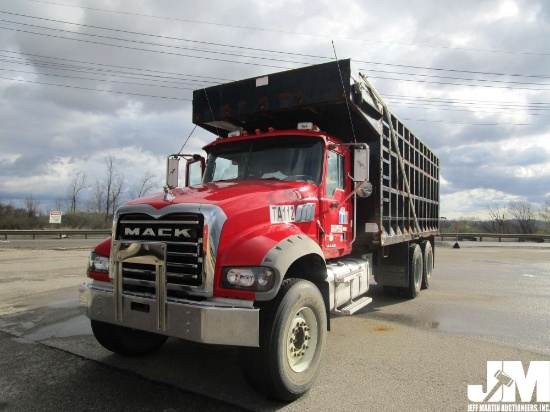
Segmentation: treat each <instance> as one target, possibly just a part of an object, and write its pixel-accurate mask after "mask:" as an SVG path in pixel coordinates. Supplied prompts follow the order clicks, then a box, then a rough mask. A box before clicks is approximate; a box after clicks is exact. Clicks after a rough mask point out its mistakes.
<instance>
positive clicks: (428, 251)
mask: <svg viewBox="0 0 550 412" xmlns="http://www.w3.org/2000/svg"><path fill="white" fill-rule="evenodd" d="M421 247H422V255H423V256H422V257H423V266H424V270H423V272H422V289H428V288H429V287H430V282H431V279H432V270H433V267H434V253H433V249H432V244H431V243H430V241H429V240H425V241H424V242H422V244H421Z"/></svg>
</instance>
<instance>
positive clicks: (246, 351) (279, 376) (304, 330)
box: [240, 279, 327, 401]
mask: <svg viewBox="0 0 550 412" xmlns="http://www.w3.org/2000/svg"><path fill="white" fill-rule="evenodd" d="M326 331H327V315H326V310H325V305H324V301H323V298H322V296H321V293H320V292H319V289H317V287H316V286H315V285H314V284H313V283H311V282H309V281H306V280H302V279H288V280H285V281H283V284H282V286H281V290H280V291H279V294H278V295H277V297H276V298H275V299H274V300H273V301H271V302H267V303H265V304H263V306H262V307H261V309H260V347H259V348H241V349H240V364H241V369H242V372H243V375H244V377H245V380H246V381H247V383H248V384H249V385H250V386H252V387H253V388H254V389H255V390H257V391H258V392H260V393H263V394H264V395H266V396H268V397H271V398H275V399H279V400H282V401H293V400H295V399H298V398H299V397H300V396H302V395H303V394H304V393H306V392H307V391H308V390H309V388H310V387H311V386H312V385H313V383H314V382H315V379H317V375H318V374H319V367H320V364H321V358H322V355H323V352H324V349H325V338H326Z"/></svg>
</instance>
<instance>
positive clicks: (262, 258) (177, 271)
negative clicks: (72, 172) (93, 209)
mask: <svg viewBox="0 0 550 412" xmlns="http://www.w3.org/2000/svg"><path fill="white" fill-rule="evenodd" d="M193 122H194V123H195V124H196V125H198V126H200V127H201V128H203V129H205V130H207V131H209V132H211V133H212V134H213V138H214V140H213V141H212V142H211V143H210V144H208V145H206V146H205V147H204V152H206V154H207V158H206V159H204V158H203V157H201V156H200V155H198V154H194V155H183V154H175V155H171V156H169V157H168V161H167V164H168V167H167V186H166V187H165V188H164V192H161V193H159V194H156V195H153V196H148V197H144V198H140V199H137V200H133V201H130V202H128V203H126V204H124V205H123V206H121V207H120V208H119V209H118V211H117V212H116V214H115V216H114V222H113V231H112V237H111V238H110V239H108V240H106V241H104V242H103V243H101V244H100V245H98V246H97V248H96V249H95V250H94V252H93V253H92V254H91V256H90V259H89V265H88V277H89V278H91V279H92V280H91V282H90V283H87V284H83V285H81V288H80V305H81V308H82V311H83V312H84V313H85V314H86V315H87V316H88V317H89V318H90V319H91V325H92V329H93V333H94V335H95V337H96V338H97V340H98V341H99V343H100V344H101V345H103V346H104V347H105V348H107V349H109V350H111V351H113V352H115V353H118V354H120V355H124V356H137V355H144V354H148V353H150V352H152V351H154V350H156V349H157V348H159V347H160V346H161V345H162V344H163V343H164V341H165V340H166V339H167V337H176V338H181V339H185V340H188V341H193V342H201V343H204V344H216V345H234V346H238V347H239V352H240V356H239V358H240V365H241V369H242V372H243V375H244V377H245V379H246V381H247V382H248V383H249V384H250V385H251V386H252V387H253V388H254V389H256V390H257V391H259V392H261V393H263V394H265V395H266V396H269V397H272V398H276V399H280V400H285V401H292V400H294V399H297V398H298V397H300V396H301V395H303V394H304V393H305V392H306V391H307V390H308V389H309V388H310V387H311V385H312V384H313V383H314V381H315V379H316V377H317V375H318V372H319V366H320V364H321V361H322V356H323V351H324V349H325V340H326V337H327V331H328V330H330V316H331V314H336V315H351V314H353V313H354V312H356V311H358V310H360V309H361V308H364V307H365V306H366V305H367V304H368V303H369V302H370V301H371V298H370V297H369V296H367V292H368V290H369V278H370V277H371V276H372V277H373V278H374V280H375V281H376V283H377V284H379V285H382V286H383V287H384V290H387V291H388V292H390V293H392V294H395V293H399V294H403V295H406V296H408V297H409V298H414V297H415V296H416V295H417V294H418V293H419V292H420V290H421V289H423V288H428V287H429V285H430V282H431V274H432V269H433V265H434V237H435V236H436V235H437V234H438V233H439V160H438V158H437V157H436V155H435V154H434V153H433V152H432V151H431V150H430V149H429V148H428V146H427V145H426V144H425V143H424V142H423V141H422V140H420V139H419V138H418V137H417V136H416V135H415V134H413V133H412V132H411V131H410V130H409V129H408V128H407V127H406V126H405V125H404V124H403V122H401V121H400V120H399V119H398V118H397V117H396V116H394V115H393V114H392V113H391V112H390V111H389V110H388V107H387V106H386V104H385V103H384V101H383V100H382V98H381V97H380V96H379V95H378V93H377V92H376V90H375V89H374V87H373V86H372V85H371V83H370V82H369V80H368V78H367V77H365V76H364V75H362V74H360V73H358V72H355V71H354V70H352V65H351V62H350V60H342V61H338V62H332V63H326V64H320V65H315V66H310V67H305V68H300V69H295V70H289V71H285V72H281V73H275V74H271V75H268V76H264V77H259V78H253V79H247V80H242V81H237V82H232V83H227V84H222V85H218V86H213V87H209V88H206V89H200V90H196V91H195V92H194V94H193ZM180 159H184V160H185V168H186V174H185V176H186V177H185V180H186V181H185V185H184V186H183V187H180V186H179V185H178V170H179V161H180Z"/></svg>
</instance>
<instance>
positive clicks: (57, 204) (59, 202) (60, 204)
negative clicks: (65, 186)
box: [53, 196, 67, 210]
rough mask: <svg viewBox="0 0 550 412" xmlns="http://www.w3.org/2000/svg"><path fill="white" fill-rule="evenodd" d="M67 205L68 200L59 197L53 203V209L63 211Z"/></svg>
mask: <svg viewBox="0 0 550 412" xmlns="http://www.w3.org/2000/svg"><path fill="white" fill-rule="evenodd" d="M66 204H67V202H66V199H64V198H63V197H61V196H57V197H56V198H55V200H54V201H53V208H54V210H63V209H64V207H65V205H66Z"/></svg>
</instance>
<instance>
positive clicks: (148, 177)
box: [128, 170, 158, 199]
mask: <svg viewBox="0 0 550 412" xmlns="http://www.w3.org/2000/svg"><path fill="white" fill-rule="evenodd" d="M156 179H157V175H156V174H155V173H153V172H151V171H150V170H146V171H145V173H144V174H143V176H141V178H140V179H139V182H138V183H137V184H136V185H134V186H132V187H131V188H130V190H129V192H128V193H129V195H130V199H137V198H139V197H143V196H145V195H146V194H147V193H148V192H150V191H151V190H153V189H154V188H155V187H157V186H158V182H157V181H156Z"/></svg>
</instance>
